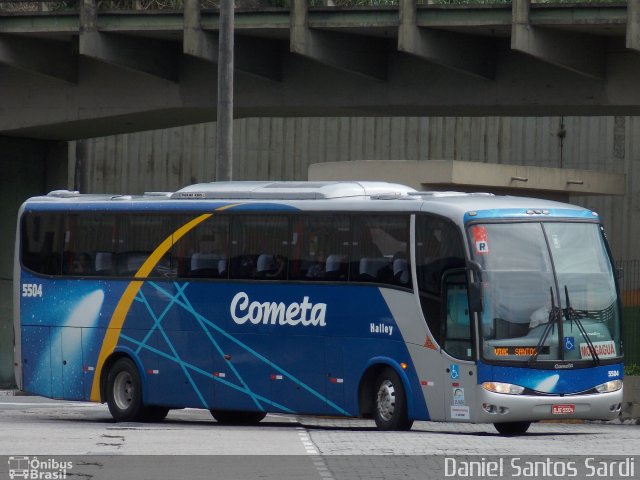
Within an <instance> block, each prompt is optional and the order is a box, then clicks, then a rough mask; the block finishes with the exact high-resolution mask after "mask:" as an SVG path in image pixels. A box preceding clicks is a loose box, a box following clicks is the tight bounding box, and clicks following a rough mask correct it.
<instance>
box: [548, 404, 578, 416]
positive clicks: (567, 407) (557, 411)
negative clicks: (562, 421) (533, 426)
mask: <svg viewBox="0 0 640 480" xmlns="http://www.w3.org/2000/svg"><path fill="white" fill-rule="evenodd" d="M575 411H576V406H575V405H572V404H564V405H552V406H551V413H552V414H553V415H566V414H567V413H575Z"/></svg>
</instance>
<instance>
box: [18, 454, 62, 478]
mask: <svg viewBox="0 0 640 480" xmlns="http://www.w3.org/2000/svg"><path fill="white" fill-rule="evenodd" d="M72 468H73V462H60V461H58V460H55V459H53V458H47V459H44V460H41V459H39V458H38V457H33V458H31V457H9V478H10V479H11V480H13V479H14V478H25V479H31V480H60V479H66V478H67V473H68V471H69V470H71V469H72Z"/></svg>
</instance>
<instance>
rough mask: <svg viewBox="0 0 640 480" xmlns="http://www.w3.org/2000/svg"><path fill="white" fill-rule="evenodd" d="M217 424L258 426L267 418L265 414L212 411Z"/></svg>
mask: <svg viewBox="0 0 640 480" xmlns="http://www.w3.org/2000/svg"><path fill="white" fill-rule="evenodd" d="M210 412H211V415H212V416H213V418H215V420H216V422H218V423H221V424H223V425H257V424H258V423H260V422H261V421H262V419H263V418H264V417H266V416H267V414H266V413H265V412H241V411H238V410H210Z"/></svg>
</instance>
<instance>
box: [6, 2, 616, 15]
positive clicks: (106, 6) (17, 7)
mask: <svg viewBox="0 0 640 480" xmlns="http://www.w3.org/2000/svg"><path fill="white" fill-rule="evenodd" d="M220 1H221V0H201V7H202V8H203V9H215V10H217V9H218V8H219V6H220ZM307 1H308V5H309V7H312V8H313V7H324V8H327V7H336V8H343V7H348V8H358V7H362V8H367V7H369V8H371V7H397V6H398V3H399V0H307ZM78 3H79V0H41V1H37V2H36V1H33V0H0V13H2V12H7V13H20V12H24V13H45V12H53V13H55V12H61V11H78ZM290 3H291V0H235V6H236V9H255V10H259V9H270V8H287V9H288V8H290ZM531 3H534V4H549V5H552V4H557V5H561V4H594V5H597V4H603V5H607V4H614V3H615V4H624V3H626V2H625V1H624V0H622V1H621V0H532V2H531ZM97 4H98V9H99V10H102V11H105V10H110V11H113V10H116V11H117V10H120V11H145V10H174V11H175V10H182V9H183V8H184V1H183V0H100V1H98V2H97ZM416 4H417V5H419V6H425V5H470V6H472V5H509V4H511V0H416Z"/></svg>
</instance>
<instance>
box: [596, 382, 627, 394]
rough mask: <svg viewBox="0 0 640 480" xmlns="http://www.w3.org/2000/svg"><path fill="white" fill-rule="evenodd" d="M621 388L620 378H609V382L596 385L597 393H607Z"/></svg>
mask: <svg viewBox="0 0 640 480" xmlns="http://www.w3.org/2000/svg"><path fill="white" fill-rule="evenodd" d="M621 388H622V380H611V381H610V382H605V383H602V384H600V385H598V386H597V387H596V390H597V391H598V393H609V392H615V391H617V390H620V389H621Z"/></svg>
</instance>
